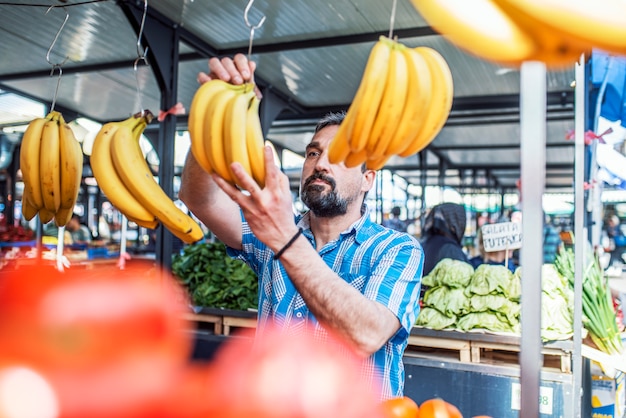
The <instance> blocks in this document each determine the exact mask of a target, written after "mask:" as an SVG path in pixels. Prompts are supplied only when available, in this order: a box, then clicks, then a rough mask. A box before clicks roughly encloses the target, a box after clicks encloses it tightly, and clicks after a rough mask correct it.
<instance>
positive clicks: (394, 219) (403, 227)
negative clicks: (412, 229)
mask: <svg viewBox="0 0 626 418" xmlns="http://www.w3.org/2000/svg"><path fill="white" fill-rule="evenodd" d="M401 213H402V209H400V207H399V206H394V207H393V208H391V212H390V213H389V218H387V219H385V220H383V226H386V227H387V228H391V229H395V230H396V231H401V232H407V228H408V226H409V224H411V223H412V222H414V220H413V219H406V220H402V219H400V214H401Z"/></svg>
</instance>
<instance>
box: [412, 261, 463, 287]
mask: <svg viewBox="0 0 626 418" xmlns="http://www.w3.org/2000/svg"><path fill="white" fill-rule="evenodd" d="M473 274H474V267H472V265H471V264H469V263H466V262H464V261H460V260H453V259H451V258H444V259H443V260H441V261H439V262H438V263H437V265H436V266H435V267H434V268H433V269H432V271H431V272H430V273H429V274H428V275H427V276H424V277H423V278H422V284H423V285H424V286H428V287H434V286H438V285H442V284H445V285H446V286H448V287H465V286H467V284H468V283H469V281H470V280H471V279H472V275H473Z"/></svg>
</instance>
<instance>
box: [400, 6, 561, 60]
mask: <svg viewBox="0 0 626 418" xmlns="http://www.w3.org/2000/svg"><path fill="white" fill-rule="evenodd" d="M411 2H412V3H413V6H414V7H415V9H417V11H418V12H419V13H420V14H421V15H422V17H423V18H424V19H426V21H427V22H428V24H429V25H430V26H431V27H432V28H433V29H435V30H436V31H437V32H439V33H440V34H441V35H443V36H444V37H445V38H446V39H448V40H449V41H450V42H452V43H453V44H455V45H457V46H458V47H460V48H462V49H464V50H466V51H468V52H470V53H472V54H474V55H476V56H478V57H481V58H484V59H486V60H489V61H496V62H500V63H504V64H515V65H519V64H520V63H521V62H523V61H524V60H527V59H528V58H529V57H530V56H532V55H533V54H535V53H536V51H537V49H538V45H537V43H536V41H535V40H534V39H533V38H532V37H531V36H530V35H529V34H527V33H526V32H525V31H524V30H523V29H522V28H520V27H519V26H518V24H517V23H516V22H515V21H514V20H513V16H509V15H507V14H506V13H504V12H503V11H502V10H501V9H500V7H498V6H497V5H496V2H495V1H494V0H472V1H467V0H411ZM552 18H553V19H560V17H557V16H554V15H553V16H552Z"/></svg>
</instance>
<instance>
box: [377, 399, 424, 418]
mask: <svg viewBox="0 0 626 418" xmlns="http://www.w3.org/2000/svg"><path fill="white" fill-rule="evenodd" d="M381 408H382V411H383V416H384V417H385V418H417V417H418V413H419V407H418V406H417V404H416V403H415V401H414V400H413V399H411V398H409V397H408V396H403V397H401V398H391V399H387V400H386V401H383V402H382V403H381Z"/></svg>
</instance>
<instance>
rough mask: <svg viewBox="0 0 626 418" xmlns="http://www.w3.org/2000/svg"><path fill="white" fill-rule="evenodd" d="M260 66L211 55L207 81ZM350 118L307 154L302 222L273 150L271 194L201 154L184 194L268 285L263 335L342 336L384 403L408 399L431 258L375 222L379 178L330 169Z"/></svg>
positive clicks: (243, 77)
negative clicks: (407, 364)
mask: <svg viewBox="0 0 626 418" xmlns="http://www.w3.org/2000/svg"><path fill="white" fill-rule="evenodd" d="M254 69H255V64H254V62H251V61H248V60H247V57H246V56H245V55H242V54H237V55H236V56H235V57H234V58H222V59H221V60H220V59H217V58H211V59H210V60H209V70H210V71H209V73H208V74H206V73H200V74H199V76H198V81H199V82H200V83H203V82H206V81H208V80H211V79H221V80H224V81H227V82H230V83H232V84H242V83H244V82H247V81H252V80H253V74H254ZM344 116H345V114H344V113H333V114H329V115H328V116H326V117H325V118H323V119H322V120H321V121H320V122H319V123H318V125H317V127H316V129H315V133H314V136H313V138H312V140H311V142H310V143H309V144H308V145H307V147H306V151H305V156H304V157H305V160H304V165H303V167H302V177H301V185H300V196H301V200H302V202H303V203H304V204H305V205H306V206H307V207H308V209H309V210H308V211H307V212H306V213H304V214H302V215H300V214H299V215H296V214H294V211H293V197H292V193H291V190H290V187H289V179H288V177H287V176H286V175H285V174H284V173H282V172H281V171H280V169H279V168H278V167H276V165H275V164H274V158H273V154H272V151H271V149H270V148H269V147H266V148H265V166H266V178H265V187H264V188H260V187H259V185H258V184H257V183H256V182H255V181H254V180H253V179H252V178H251V177H250V176H249V175H248V174H247V173H246V172H245V171H244V170H243V168H242V167H241V165H240V164H238V163H233V164H232V166H231V170H232V173H233V175H234V176H235V177H236V178H237V179H238V184H241V185H242V186H243V188H244V189H245V190H247V192H246V193H244V192H242V191H241V190H240V189H238V188H236V187H234V186H232V185H231V184H229V183H228V182H226V181H225V180H223V179H222V178H220V177H218V176H217V175H215V174H213V175H209V174H207V173H206V172H205V171H203V170H202V168H200V166H199V165H198V163H197V162H196V161H195V159H194V157H193V155H192V154H191V153H189V154H188V156H187V161H186V163H185V167H184V170H183V174H182V185H181V190H180V193H179V197H180V198H181V199H182V200H183V202H184V203H185V204H186V205H187V207H188V208H189V209H190V210H191V211H192V212H193V214H194V215H195V216H196V217H197V218H198V219H199V220H200V221H201V222H203V223H204V224H205V225H206V227H207V228H208V229H209V230H211V232H213V233H214V234H215V236H216V237H217V238H218V239H219V240H220V241H222V242H223V243H224V244H225V245H226V246H227V248H228V253H229V255H231V256H232V257H236V258H239V259H241V260H243V261H244V262H246V263H247V264H248V265H249V266H250V267H251V268H252V269H253V270H254V271H255V272H256V274H257V276H258V279H259V305H258V324H257V336H259V335H260V334H262V332H263V330H264V329H266V328H267V327H268V326H274V325H276V326H279V327H281V328H283V329H284V330H285V332H289V333H292V334H297V333H298V332H313V333H314V334H315V335H316V336H318V337H319V338H320V339H329V340H330V339H331V338H330V336H331V335H332V336H338V337H340V338H342V339H343V340H344V341H346V342H347V344H348V346H349V347H351V349H352V350H353V351H354V352H356V353H357V354H358V355H360V356H361V357H362V358H363V365H362V370H363V379H366V380H368V381H369V382H371V385H372V387H375V388H378V389H379V393H380V399H388V398H392V397H397V396H402V395H403V390H404V365H403V362H402V356H403V353H404V350H405V348H406V345H407V342H408V337H409V334H410V331H411V327H412V326H413V324H414V323H415V320H416V317H417V314H418V312H419V300H418V299H419V293H420V284H421V277H422V268H423V264H424V257H423V251H422V247H421V246H420V243H419V242H418V241H417V240H416V239H415V238H414V237H412V236H411V235H409V234H406V233H402V232H398V231H394V230H392V229H389V228H386V227H384V226H381V225H379V224H377V223H375V222H373V221H372V220H371V219H370V214H369V210H368V208H367V206H366V205H365V197H366V195H367V192H368V191H369V190H370V189H371V188H372V186H373V184H374V179H375V177H376V173H375V172H374V171H372V170H367V169H366V168H365V167H364V166H363V167H351V168H348V167H346V166H345V165H344V164H343V163H340V164H330V162H329V160H328V146H329V144H330V142H331V140H332V139H333V136H334V135H335V133H336V132H337V130H338V128H339V125H340V124H341V122H342V120H343V118H344Z"/></svg>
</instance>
